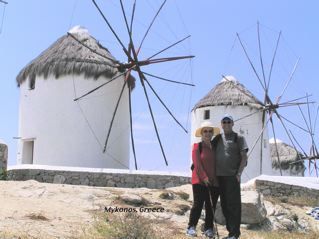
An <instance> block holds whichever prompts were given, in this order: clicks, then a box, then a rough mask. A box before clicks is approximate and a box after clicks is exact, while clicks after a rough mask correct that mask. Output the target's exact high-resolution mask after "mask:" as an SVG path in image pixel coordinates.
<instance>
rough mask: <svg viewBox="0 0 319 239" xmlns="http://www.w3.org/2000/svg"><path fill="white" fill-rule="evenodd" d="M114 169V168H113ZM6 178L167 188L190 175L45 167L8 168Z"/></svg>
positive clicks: (187, 180) (91, 184)
mask: <svg viewBox="0 0 319 239" xmlns="http://www.w3.org/2000/svg"><path fill="white" fill-rule="evenodd" d="M114 171H115V170H114ZM7 178H8V180H15V181H24V180H30V179H33V180H36V181H38V182H46V183H61V184H73V185H89V186H98V187H124V188H138V187H147V188H168V187H175V186H180V185H183V184H188V183H190V177H187V176H176V175H164V174H158V175H157V174H143V173H129V172H127V173H125V172H123V170H119V172H85V171H67V170H46V169H9V170H8V176H7Z"/></svg>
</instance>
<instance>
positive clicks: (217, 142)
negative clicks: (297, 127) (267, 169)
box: [187, 115, 248, 239]
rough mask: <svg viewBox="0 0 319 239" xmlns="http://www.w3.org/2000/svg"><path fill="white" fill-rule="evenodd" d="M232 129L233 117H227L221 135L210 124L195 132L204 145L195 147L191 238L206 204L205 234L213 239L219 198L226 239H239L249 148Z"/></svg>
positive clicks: (189, 225)
mask: <svg viewBox="0 0 319 239" xmlns="http://www.w3.org/2000/svg"><path fill="white" fill-rule="evenodd" d="M233 126H234V121H233V118H232V116H230V115H225V116H224V117H223V118H222V119H221V127H222V129H223V133H222V134H220V130H219V128H218V127H214V126H213V125H212V124H211V123H209V122H203V123H202V125H201V127H200V128H198V129H197V130H196V132H195V136H196V137H201V142H200V143H195V144H194V145H193V149H192V160H193V165H192V187H193V197H194V199H193V206H192V209H191V212H190V218H189V223H188V229H187V235H189V236H196V225H197V223H198V220H199V218H200V215H201V211H202V208H203V205H204V203H205V227H204V233H205V235H206V236H207V237H210V238H212V237H214V235H215V233H216V232H214V213H215V209H216V204H217V201H218V197H219V196H220V202H221V207H222V211H223V214H224V217H225V219H226V228H227V231H228V233H229V234H228V236H227V237H225V238H224V239H238V238H239V236H240V222H241V197H240V177H241V174H242V172H243V170H244V168H245V166H246V165H247V151H248V147H247V143H246V140H245V138H244V137H243V136H240V135H238V134H237V133H235V132H234V131H233ZM213 136H215V137H214V138H213ZM212 138H213V139H212Z"/></svg>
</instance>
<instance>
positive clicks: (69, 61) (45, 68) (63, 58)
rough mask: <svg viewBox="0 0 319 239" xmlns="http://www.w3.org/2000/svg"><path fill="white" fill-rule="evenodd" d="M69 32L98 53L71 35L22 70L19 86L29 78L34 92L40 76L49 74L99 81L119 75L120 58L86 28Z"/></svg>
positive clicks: (19, 75) (57, 42) (65, 36)
mask: <svg viewBox="0 0 319 239" xmlns="http://www.w3.org/2000/svg"><path fill="white" fill-rule="evenodd" d="M69 33H70V34H72V36H74V37H75V38H76V39H77V40H79V41H81V42H82V43H83V44H85V45H86V46H88V47H90V48H91V49H93V50H94V51H96V52H97V53H98V54H96V53H94V52H92V51H91V50H90V49H88V48H87V47H85V46H83V45H82V44H80V43H79V42H78V41H77V40H76V39H74V38H73V37H72V36H71V35H69V34H67V35H64V36H62V37H61V38H59V39H58V40H57V41H56V42H54V43H53V44H52V45H51V46H50V47H49V48H48V49H46V50H45V51H43V52H42V53H41V54H40V55H39V56H38V57H36V58H35V59H34V60H32V61H31V62H30V63H29V64H28V65H27V66H25V67H24V68H23V69H22V70H21V71H20V73H19V74H18V76H17V78H16V80H17V84H18V86H20V85H21V84H22V83H23V82H24V81H25V80H26V79H27V78H28V77H29V79H30V88H31V89H33V88H34V83H35V79H36V76H38V75H43V76H44V78H45V79H46V78H47V77H48V76H49V75H53V76H55V78H59V76H62V75H69V74H70V75H71V74H76V75H80V74H84V76H85V77H86V78H91V77H92V78H94V79H97V78H98V77H99V76H105V77H112V76H114V75H115V74H116V73H117V72H118V70H117V68H115V64H116V63H117V61H116V59H115V58H114V57H113V56H112V55H111V53H110V52H109V51H108V49H106V48H105V47H103V46H102V45H101V44H100V43H99V42H98V41H97V40H96V39H95V38H93V37H92V36H90V35H89V33H88V31H87V30H86V29H84V28H80V27H74V28H73V29H71V30H70V31H69ZM101 55H102V56H101ZM103 56H105V57H103ZM131 80H132V79H131Z"/></svg>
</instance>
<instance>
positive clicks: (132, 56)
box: [68, 0, 194, 169]
mask: <svg viewBox="0 0 319 239" xmlns="http://www.w3.org/2000/svg"><path fill="white" fill-rule="evenodd" d="M166 2H167V0H164V1H163V2H162V3H161V4H160V6H159V7H158V9H157V11H156V12H155V14H154V16H153V18H152V20H151V22H150V23H149V25H148V27H147V28H146V31H145V33H144V35H143V36H142V38H141V41H140V42H139V43H138V44H137V43H136V42H135V39H134V21H135V13H136V9H137V8H138V4H137V1H136V0H135V1H133V4H132V6H131V13H130V14H128V13H127V9H126V6H125V5H124V3H123V1H122V0H119V4H120V9H121V15H122V18H123V22H124V25H123V27H124V28H125V30H126V34H127V37H128V42H124V40H123V39H122V38H121V37H120V35H119V34H118V33H117V30H116V29H115V28H114V26H113V25H112V23H111V21H110V20H109V18H108V16H106V15H105V14H104V13H103V11H102V9H101V7H100V6H99V4H98V3H97V2H96V1H95V0H92V3H93V5H94V6H95V8H96V9H97V11H98V13H99V14H100V16H101V17H102V19H103V21H104V22H105V24H106V26H107V28H108V30H109V31H110V32H111V33H112V35H113V37H114V38H115V40H116V42H117V44H118V45H119V46H120V48H121V49H122V51H123V52H124V55H125V57H126V58H127V59H126V60H123V61H117V60H114V59H112V58H109V57H107V56H104V55H101V56H102V57H104V58H105V60H106V61H111V62H112V63H113V65H114V67H115V68H117V70H118V72H119V74H117V75H116V76H114V77H113V78H112V79H111V80H110V81H108V82H105V83H103V84H101V85H100V86H98V87H96V88H94V89H90V90H89V91H88V92H86V93H85V94H83V95H81V96H79V97H76V98H75V99H74V100H75V101H78V100H81V99H82V98H85V97H86V96H88V95H90V94H91V93H93V92H95V91H97V90H99V89H100V88H102V87H107V86H106V85H107V84H111V82H112V81H115V80H116V79H118V78H119V77H120V76H125V80H124V82H123V86H122V89H121V92H120V95H119V96H118V99H117V102H116V106H115V109H114V111H113V112H112V119H111V122H110V125H108V126H107V127H108V128H107V135H106V139H105V143H104V148H103V151H104V152H105V151H107V146H108V143H109V138H110V135H111V133H112V129H113V123H114V120H115V116H116V114H117V109H118V105H119V103H120V101H121V99H122V97H123V92H124V89H125V88H126V87H128V89H129V97H128V98H129V109H128V110H129V116H130V134H131V145H132V151H133V156H134V161H135V169H137V157H136V153H135V143H134V134H133V133H134V132H133V127H132V121H133V119H132V97H131V94H132V87H130V86H129V85H128V82H129V80H130V79H132V78H133V76H132V75H131V74H132V72H136V73H137V78H138V79H139V82H140V85H141V87H142V89H143V95H144V97H145V99H146V102H147V106H148V111H149V114H150V116H151V120H152V124H153V128H154V130H155V133H156V138H157V142H158V144H159V146H160V150H161V153H162V156H163V158H164V160H165V164H166V165H168V161H167V158H166V154H165V151H164V147H163V144H162V141H161V138H160V134H159V130H158V126H157V123H156V116H155V114H154V111H153V108H152V103H151V100H150V94H149V91H151V92H152V94H153V95H154V96H155V98H156V99H157V100H158V101H159V102H160V104H161V105H162V106H163V107H164V108H165V110H166V112H167V113H168V114H169V115H170V116H171V117H172V119H173V120H174V121H175V122H176V123H177V124H178V125H179V126H180V127H181V128H182V129H183V130H184V131H185V132H186V133H187V130H186V128H185V127H184V126H183V125H182V124H181V123H180V122H179V120H177V118H176V116H175V115H174V114H173V113H172V111H171V110H170V109H169V108H168V106H167V105H166V103H165V102H164V100H163V99H162V98H161V97H160V96H159V94H158V93H157V91H156V90H155V88H154V87H153V86H152V84H151V82H150V80H149V78H154V79H157V80H161V81H166V82H170V83H174V84H180V85H186V86H194V85H193V84H191V83H186V82H181V81H176V80H173V79H168V78H165V77H162V76H159V75H155V74H152V73H149V72H146V71H145V70H143V68H144V66H149V65H154V64H160V63H166V62H174V61H179V60H186V59H191V58H193V57H194V56H193V55H182V56H180V55H179V56H168V57H159V55H160V54H163V53H165V52H167V51H168V50H169V49H172V48H174V47H176V46H177V45H178V44H180V43H182V42H184V41H186V40H187V39H188V38H189V37H190V36H186V37H183V38H181V39H179V40H177V41H176V42H173V43H171V44H168V45H167V46H165V47H164V48H162V49H161V50H158V51H157V52H155V53H153V54H151V55H150V56H148V57H144V58H141V57H140V55H141V54H140V52H141V51H142V50H143V46H144V43H145V41H146V38H147V37H148V35H149V33H150V31H151V30H152V27H153V25H154V23H155V22H156V20H157V18H158V16H159V15H160V14H161V12H162V11H163V9H164V8H165V5H166ZM127 5H128V4H127ZM68 34H69V35H70V36H71V37H73V38H74V39H75V40H76V41H77V42H78V43H80V44H81V45H83V46H84V47H86V48H88V49H89V50H91V51H92V52H94V50H93V49H90V47H89V46H87V45H86V44H85V43H83V42H82V41H80V40H79V39H77V37H76V36H75V35H73V34H72V33H68ZM94 53H96V52H94ZM96 54H98V53H96Z"/></svg>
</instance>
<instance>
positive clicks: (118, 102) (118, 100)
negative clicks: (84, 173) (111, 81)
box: [103, 80, 127, 153]
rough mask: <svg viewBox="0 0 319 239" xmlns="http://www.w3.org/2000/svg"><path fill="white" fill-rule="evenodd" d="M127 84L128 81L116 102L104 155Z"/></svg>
mask: <svg viewBox="0 0 319 239" xmlns="http://www.w3.org/2000/svg"><path fill="white" fill-rule="evenodd" d="M126 84H127V81H126V80H125V81H124V84H123V86H122V89H121V93H120V96H119V98H118V99H117V102H116V105H115V109H114V112H113V115H112V119H111V122H110V126H109V128H108V131H107V136H106V140H105V144H104V148H103V153H105V151H106V147H107V143H108V141H109V138H110V135H111V131H112V128H113V122H114V119H115V116H116V112H117V109H118V107H119V104H120V101H121V99H122V95H123V92H124V89H125V86H126Z"/></svg>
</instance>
